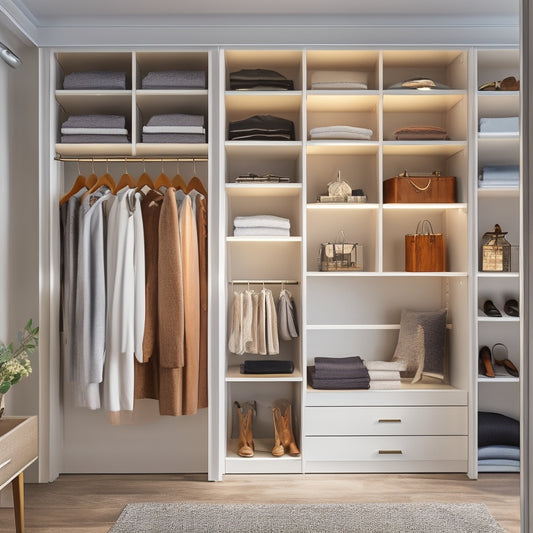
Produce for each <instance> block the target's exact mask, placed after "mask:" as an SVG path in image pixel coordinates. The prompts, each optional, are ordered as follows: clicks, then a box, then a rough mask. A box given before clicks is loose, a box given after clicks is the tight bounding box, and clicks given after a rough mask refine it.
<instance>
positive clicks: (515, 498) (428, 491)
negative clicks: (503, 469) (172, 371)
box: [0, 474, 520, 533]
mask: <svg viewBox="0 0 533 533" xmlns="http://www.w3.org/2000/svg"><path fill="white" fill-rule="evenodd" d="M173 501H198V502H271V503H314V502H324V503H337V502H338V503H371V502H450V503H480V502H482V503H485V504H486V505H487V507H488V509H489V511H490V513H491V514H492V516H494V518H495V519H496V520H497V521H498V522H499V523H500V524H501V526H502V527H504V528H505V530H506V531H508V532H510V533H518V532H519V531H520V482H519V476H518V475H517V474H480V476H479V479H478V480H477V481H473V480H469V479H468V478H467V477H466V476H464V475H460V474H450V475H448V474H446V475H444V474H442V475H441V474H434V475H430V474H386V475H382V474H379V475H378V474H341V475H332V474H306V475H241V476H237V475H232V476H225V478H224V481H223V482H220V483H210V482H208V481H207V478H206V476H205V475H203V474H198V475H194V474H186V475H63V476H61V477H60V478H59V479H58V480H57V481H55V482H54V483H50V484H27V485H26V506H25V507H26V531H27V533H32V532H35V533H67V532H68V533H107V532H108V531H109V529H110V527H111V526H112V524H113V523H114V522H115V520H116V519H117V517H118V516H119V514H120V512H121V511H122V509H123V507H124V506H125V505H126V504H127V503H132V502H173ZM7 531H10V532H11V531H14V519H13V511H12V509H0V532H7Z"/></svg>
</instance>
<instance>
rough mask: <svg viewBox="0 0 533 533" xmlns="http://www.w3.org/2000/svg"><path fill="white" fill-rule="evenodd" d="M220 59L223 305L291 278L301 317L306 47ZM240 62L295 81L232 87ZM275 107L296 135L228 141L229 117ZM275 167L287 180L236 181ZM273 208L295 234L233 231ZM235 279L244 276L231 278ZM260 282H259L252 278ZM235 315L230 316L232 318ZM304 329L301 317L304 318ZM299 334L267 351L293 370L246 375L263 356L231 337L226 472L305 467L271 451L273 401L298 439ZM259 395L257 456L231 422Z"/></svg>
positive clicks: (233, 52)
mask: <svg viewBox="0 0 533 533" xmlns="http://www.w3.org/2000/svg"><path fill="white" fill-rule="evenodd" d="M222 57H223V59H221V68H222V74H221V76H220V78H221V82H220V83H221V87H220V90H221V95H223V96H221V98H222V100H223V103H222V105H221V107H222V109H223V110H224V111H223V114H224V118H223V119H222V120H221V131H220V139H222V140H223V141H222V142H223V143H224V154H223V157H222V159H223V161H224V163H223V164H221V169H220V170H221V174H220V182H221V183H223V184H224V187H225V190H224V197H225V216H224V221H223V223H224V227H225V235H226V264H225V272H226V276H225V279H226V283H227V292H226V294H227V298H226V305H225V308H224V311H223V312H225V313H226V316H228V317H230V316H231V306H232V302H233V291H234V290H242V289H247V287H248V283H247V281H250V288H251V289H254V290H256V291H257V290H261V289H262V287H263V283H262V282H263V281H264V282H266V283H265V286H266V287H267V288H269V289H271V290H272V292H273V295H274V298H275V301H277V296H278V295H279V292H280V289H281V287H282V284H281V281H288V282H293V283H291V284H287V285H286V288H287V289H289V290H290V292H291V294H292V295H293V297H294V300H295V303H296V307H297V310H298V315H299V317H300V320H301V309H302V253H303V252H302V246H303V231H304V228H303V222H302V194H303V193H302V181H303V179H302V177H303V157H302V150H303V149H302V146H303V140H302V135H303V133H302V132H303V131H304V130H305V121H304V120H305V117H304V115H303V107H302V94H303V85H302V84H303V76H304V73H303V68H304V67H303V57H302V52H301V51H292V50H283V51H272V50H253V51H250V50H226V51H225V52H224V53H223V55H222ZM243 68H267V69H274V70H277V71H278V72H281V73H282V74H284V75H285V76H286V77H287V78H289V79H292V80H293V81H294V85H295V87H294V89H295V90H293V91H287V92H285V91H234V90H230V85H229V74H230V73H231V72H234V71H237V70H240V69H243ZM261 114H271V115H276V116H280V117H283V118H286V119H289V120H292V121H293V122H294V125H295V140H294V141H271V142H270V141H229V140H227V132H228V125H229V122H231V121H235V120H241V119H244V118H246V117H249V116H252V115H261ZM250 172H252V173H255V174H267V173H268V174H277V175H281V176H288V177H290V178H291V182H290V183H280V184H250V183H235V177H237V176H239V175H240V174H248V173H250ZM259 214H270V215H276V216H281V217H284V218H288V219H290V221H291V229H290V237H234V236H233V219H234V218H235V217H236V216H239V215H259ZM234 281H241V282H244V283H239V284H234V283H233V282H234ZM254 282H255V283H254ZM229 322H230V320H229V319H228V321H227V324H229ZM299 326H300V332H301V323H300V325H299ZM301 354H302V340H301V337H299V338H297V339H294V340H292V341H282V340H280V353H279V355H276V356H268V357H269V358H270V357H271V358H272V359H282V360H291V361H292V362H293V363H294V372H293V373H292V374H280V375H245V374H240V371H239V364H240V363H242V362H243V361H244V360H245V359H261V357H259V356H256V355H250V354H246V355H235V354H232V353H230V352H229V349H228V343H227V338H226V342H225V345H224V346H223V348H222V350H221V354H220V356H221V357H224V359H225V362H226V364H225V374H224V377H223V379H224V382H225V404H226V411H225V424H221V426H222V427H225V428H226V438H222V441H223V442H224V444H223V446H224V450H222V455H223V457H224V461H223V462H224V464H225V471H224V473H246V472H261V473H274V472H281V473H285V472H286V473H301V472H302V460H301V457H291V456H288V455H284V456H282V457H273V456H272V454H271V450H272V446H273V444H274V425H273V420H272V403H273V401H274V400H276V399H282V398H283V399H287V400H289V401H290V402H291V405H292V411H293V423H294V428H293V429H294V433H295V437H296V440H297V442H298V444H299V442H300V429H299V428H300V418H301V415H300V413H301V398H302V384H303V380H304V377H303V371H304V367H303V363H302V355H301ZM248 400H255V401H256V402H257V416H256V418H255V420H254V442H255V455H254V457H253V458H244V457H240V456H239V455H238V454H237V449H238V426H237V423H236V420H235V422H233V418H234V416H235V413H234V406H233V404H234V402H235V401H238V402H245V401H248Z"/></svg>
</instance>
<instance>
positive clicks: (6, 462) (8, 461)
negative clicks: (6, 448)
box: [0, 459, 11, 468]
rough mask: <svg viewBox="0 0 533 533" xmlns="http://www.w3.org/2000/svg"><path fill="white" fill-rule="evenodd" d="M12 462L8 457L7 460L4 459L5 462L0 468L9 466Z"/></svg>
mask: <svg viewBox="0 0 533 533" xmlns="http://www.w3.org/2000/svg"><path fill="white" fill-rule="evenodd" d="M10 462H11V459H8V460H7V461H4V462H3V463H2V464H1V465H0V468H4V466H7V465H8V464H9V463H10Z"/></svg>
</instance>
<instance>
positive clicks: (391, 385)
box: [365, 361, 407, 390]
mask: <svg viewBox="0 0 533 533" xmlns="http://www.w3.org/2000/svg"><path fill="white" fill-rule="evenodd" d="M365 366H366V368H367V370H368V375H369V376H370V388H371V389H376V390H385V389H399V388H400V387H401V385H402V382H401V380H400V372H402V371H404V370H407V365H406V363H403V362H400V361H366V363H365Z"/></svg>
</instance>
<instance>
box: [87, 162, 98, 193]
mask: <svg viewBox="0 0 533 533" xmlns="http://www.w3.org/2000/svg"><path fill="white" fill-rule="evenodd" d="M97 181H98V176H97V175H96V173H95V172H94V160H93V162H92V163H91V173H90V174H89V177H88V178H87V181H86V182H85V185H86V186H87V189H90V188H91V187H93V186H94V184H95V183H96V182H97Z"/></svg>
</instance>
